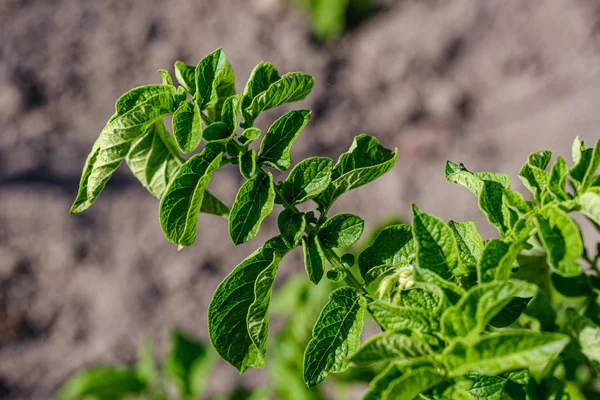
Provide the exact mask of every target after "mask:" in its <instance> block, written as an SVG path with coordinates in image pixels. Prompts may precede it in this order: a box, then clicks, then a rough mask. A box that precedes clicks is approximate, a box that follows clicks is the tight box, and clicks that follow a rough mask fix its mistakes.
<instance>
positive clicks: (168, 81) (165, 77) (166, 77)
mask: <svg viewBox="0 0 600 400" xmlns="http://www.w3.org/2000/svg"><path fill="white" fill-rule="evenodd" d="M158 73H159V74H160V78H161V79H162V84H163V85H167V86H173V78H171V74H169V71H167V70H165V69H159V70H158Z"/></svg>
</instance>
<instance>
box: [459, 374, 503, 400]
mask: <svg viewBox="0 0 600 400" xmlns="http://www.w3.org/2000/svg"><path fill="white" fill-rule="evenodd" d="M466 378H468V379H471V380H473V381H474V382H473V386H472V387H471V389H469V391H468V393H469V394H470V395H471V397H472V398H474V399H477V400H500V399H501V398H502V393H504V387H505V386H506V383H507V382H508V381H507V380H506V379H505V378H502V377H501V376H487V375H480V374H477V373H472V374H468V375H467V376H466Z"/></svg>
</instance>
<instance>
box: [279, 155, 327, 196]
mask: <svg viewBox="0 0 600 400" xmlns="http://www.w3.org/2000/svg"><path fill="white" fill-rule="evenodd" d="M332 168H333V161H332V160H331V159H330V158H326V157H310V158H307V159H305V160H303V161H301V162H299V163H298V164H297V165H296V166H295V167H294V169H292V172H290V175H289V176H288V178H287V179H286V180H285V181H284V182H283V184H282V187H281V192H282V195H283V198H284V200H285V201H286V202H287V203H288V204H290V205H296V204H300V203H304V202H305V201H308V200H310V199H313V198H315V197H316V196H318V195H319V194H320V193H322V192H323V191H324V190H325V189H327V186H328V185H329V183H330V182H331V171H332Z"/></svg>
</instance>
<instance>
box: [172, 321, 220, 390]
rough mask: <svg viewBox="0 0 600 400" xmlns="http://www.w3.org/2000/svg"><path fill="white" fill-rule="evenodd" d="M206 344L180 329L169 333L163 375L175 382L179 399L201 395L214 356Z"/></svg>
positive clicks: (212, 364)
mask: <svg viewBox="0 0 600 400" xmlns="http://www.w3.org/2000/svg"><path fill="white" fill-rule="evenodd" d="M213 354H214V353H212V352H211V351H210V349H208V348H207V346H206V345H205V344H204V343H202V342H199V341H198V340H196V339H194V338H192V337H190V336H188V335H185V334H183V333H182V332H180V331H177V330H176V331H174V332H172V333H171V350H170V352H169V354H168V355H167V356H166V358H165V360H164V364H163V369H164V371H165V375H166V376H168V377H170V378H171V379H172V380H173V381H174V382H176V383H177V385H178V388H179V393H180V394H181V397H180V398H181V399H188V400H193V399H198V398H200V397H202V395H203V393H204V389H205V386H206V379H207V378H208V376H209V374H210V373H211V372H212V367H213V366H214V362H215V359H214V358H215V357H214V356H213Z"/></svg>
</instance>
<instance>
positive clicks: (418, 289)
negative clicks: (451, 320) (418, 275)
mask: <svg viewBox="0 0 600 400" xmlns="http://www.w3.org/2000/svg"><path fill="white" fill-rule="evenodd" d="M401 300H402V305H404V306H406V307H412V308H422V309H424V310H431V311H433V313H434V314H436V315H437V314H441V313H442V312H443V311H444V310H445V309H446V308H448V306H449V305H450V303H449V302H448V298H447V297H446V294H445V293H444V291H443V290H442V288H441V287H439V286H436V285H432V284H429V283H423V282H417V283H415V284H414V285H413V286H411V287H410V288H408V289H405V290H403V291H402V294H401Z"/></svg>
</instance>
